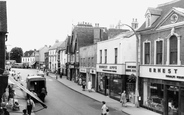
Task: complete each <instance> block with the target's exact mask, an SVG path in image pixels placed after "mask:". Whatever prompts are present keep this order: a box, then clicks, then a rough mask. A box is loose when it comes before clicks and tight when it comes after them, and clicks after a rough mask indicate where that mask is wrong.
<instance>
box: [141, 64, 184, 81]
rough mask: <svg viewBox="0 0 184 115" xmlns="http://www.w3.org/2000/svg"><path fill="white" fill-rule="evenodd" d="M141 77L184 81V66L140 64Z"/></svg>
mask: <svg viewBox="0 0 184 115" xmlns="http://www.w3.org/2000/svg"><path fill="white" fill-rule="evenodd" d="M140 77H147V78H156V79H165V80H173V81H184V67H182V66H180V67H174V66H161V67H159V66H140Z"/></svg>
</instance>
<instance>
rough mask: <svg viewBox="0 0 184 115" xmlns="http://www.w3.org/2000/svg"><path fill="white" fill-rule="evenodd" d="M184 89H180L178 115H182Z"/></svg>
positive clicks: (183, 110) (183, 109) (183, 111)
mask: <svg viewBox="0 0 184 115" xmlns="http://www.w3.org/2000/svg"><path fill="white" fill-rule="evenodd" d="M183 102H184V87H181V89H180V112H181V113H180V115H184V103H183Z"/></svg>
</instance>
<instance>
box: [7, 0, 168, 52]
mask: <svg viewBox="0 0 184 115" xmlns="http://www.w3.org/2000/svg"><path fill="white" fill-rule="evenodd" d="M169 1H172V0H6V2H7V3H6V4H7V25H8V41H7V42H6V45H7V46H8V51H10V50H11V49H12V48H14V47H20V48H22V50H23V52H25V51H28V50H34V49H37V50H38V49H40V48H41V47H43V46H45V45H48V46H49V45H51V46H52V45H54V43H55V41H56V40H59V41H64V40H65V39H66V37H67V35H71V31H72V27H73V25H77V24H78V22H89V23H91V24H92V25H93V26H94V25H95V23H99V26H100V27H101V26H102V27H107V28H109V27H110V26H111V25H116V24H117V23H118V22H119V21H121V23H124V24H128V25H131V22H132V20H133V18H137V20H138V23H139V27H140V26H141V25H142V23H143V22H144V21H145V16H144V15H145V13H146V10H147V8H148V7H157V6H158V4H162V3H165V2H169Z"/></svg>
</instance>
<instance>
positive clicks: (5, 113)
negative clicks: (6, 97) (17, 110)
mask: <svg viewBox="0 0 184 115" xmlns="http://www.w3.org/2000/svg"><path fill="white" fill-rule="evenodd" d="M3 112H4V115H10V113H9V112H8V111H7V109H6V108H5V107H4V108H3Z"/></svg>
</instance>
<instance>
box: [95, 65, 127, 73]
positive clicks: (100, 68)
mask: <svg viewBox="0 0 184 115" xmlns="http://www.w3.org/2000/svg"><path fill="white" fill-rule="evenodd" d="M96 67H97V68H96V71H97V72H103V73H115V74H125V65H123V64H122V65H110V64H97V65H96Z"/></svg>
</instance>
